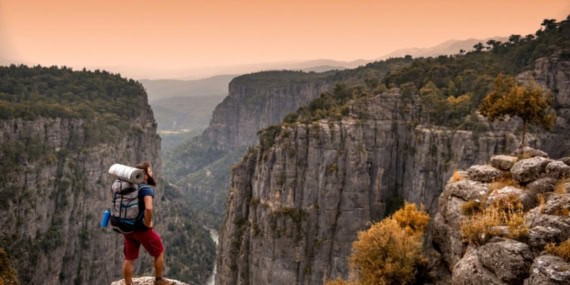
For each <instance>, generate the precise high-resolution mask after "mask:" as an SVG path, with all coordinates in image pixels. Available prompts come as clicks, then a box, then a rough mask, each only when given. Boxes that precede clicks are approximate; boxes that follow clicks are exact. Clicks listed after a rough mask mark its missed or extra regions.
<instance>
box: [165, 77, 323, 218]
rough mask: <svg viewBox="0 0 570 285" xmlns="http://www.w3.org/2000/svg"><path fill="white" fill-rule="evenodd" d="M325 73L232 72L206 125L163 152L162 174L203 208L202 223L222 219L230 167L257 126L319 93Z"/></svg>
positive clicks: (273, 120)
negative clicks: (166, 153)
mask: <svg viewBox="0 0 570 285" xmlns="http://www.w3.org/2000/svg"><path fill="white" fill-rule="evenodd" d="M326 77H327V75H326V74H316V73H313V74H308V73H304V72H293V71H282V72H262V73H258V74H252V75H246V76H241V77H237V78H235V79H234V80H232V81H231V82H230V84H229V95H228V96H227V97H226V98H225V99H224V101H223V102H222V103H220V104H218V106H217V107H216V109H215V110H214V113H213V115H212V120H211V121H210V124H209V127H208V128H207V129H206V131H204V133H203V134H202V135H201V136H199V137H197V138H194V139H192V140H190V141H189V142H188V143H186V144H185V145H183V146H181V147H179V148H178V149H176V150H174V151H173V152H172V153H171V155H170V156H167V158H166V161H165V169H166V174H167V175H168V177H169V179H171V180H172V181H173V182H174V183H176V184H177V185H178V186H180V187H182V188H183V189H186V190H187V193H189V198H190V199H189V203H190V205H191V207H192V208H194V209H198V210H199V211H200V212H201V213H202V217H203V219H202V221H204V223H206V224H207V225H209V226H210V227H214V228H217V227H218V226H219V224H220V223H221V220H222V216H223V211H224V203H225V200H226V196H227V192H226V191H225V190H223V189H227V188H228V185H229V181H230V171H229V169H230V167H231V165H232V164H233V163H235V162H237V161H239V159H240V158H241V156H242V155H243V152H244V151H245V149H246V148H247V147H248V146H251V145H254V144H255V143H256V141H257V135H256V134H257V131H258V130H259V129H262V128H264V127H267V126H269V125H272V124H277V123H279V122H280V121H281V120H282V119H283V117H285V115H287V114H288V113H289V112H292V111H295V110H296V109H297V108H299V107H301V106H303V105H305V104H307V103H308V102H310V101H311V100H312V99H314V98H316V97H318V96H319V95H320V94H321V93H322V92H323V91H324V90H326V89H327V88H328V87H329V86H330V84H331V83H329V82H327V80H325V79H326Z"/></svg>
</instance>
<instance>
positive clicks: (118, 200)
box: [110, 179, 144, 234]
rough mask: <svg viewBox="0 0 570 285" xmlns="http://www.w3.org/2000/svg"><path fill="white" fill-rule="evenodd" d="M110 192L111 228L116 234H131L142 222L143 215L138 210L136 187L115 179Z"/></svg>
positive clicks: (137, 191) (137, 188)
mask: <svg viewBox="0 0 570 285" xmlns="http://www.w3.org/2000/svg"><path fill="white" fill-rule="evenodd" d="M111 192H112V193H113V203H112V207H111V218H110V220H111V227H112V228H113V230H114V231H116V232H118V233H122V234H128V233H132V232H133V231H134V230H135V228H136V227H137V225H138V224H139V223H141V222H142V217H143V214H144V212H143V211H140V209H139V197H138V196H139V187H138V185H137V184H133V183H131V182H128V181H124V180H121V179H116V180H115V181H114V182H113V185H111Z"/></svg>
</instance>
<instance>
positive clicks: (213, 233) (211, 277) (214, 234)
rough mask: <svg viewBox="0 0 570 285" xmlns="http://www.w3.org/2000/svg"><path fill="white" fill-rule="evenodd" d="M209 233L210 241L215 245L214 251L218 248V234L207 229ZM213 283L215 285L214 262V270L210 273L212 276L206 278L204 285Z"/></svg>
mask: <svg viewBox="0 0 570 285" xmlns="http://www.w3.org/2000/svg"><path fill="white" fill-rule="evenodd" d="M208 230H209V231H210V237H211V238H212V240H213V241H214V243H215V244H216V250H217V247H218V239H219V238H220V236H219V235H218V232H217V231H216V230H214V229H208ZM214 283H216V263H215V261H214V270H213V271H212V276H210V278H208V282H206V285H214Z"/></svg>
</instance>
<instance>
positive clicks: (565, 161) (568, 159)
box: [559, 156, 570, 165]
mask: <svg viewBox="0 0 570 285" xmlns="http://www.w3.org/2000/svg"><path fill="white" fill-rule="evenodd" d="M559 160H560V161H562V162H564V163H565V164H566V165H570V156H567V157H563V158H561V159H559Z"/></svg>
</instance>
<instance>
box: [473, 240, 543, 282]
mask: <svg viewBox="0 0 570 285" xmlns="http://www.w3.org/2000/svg"><path fill="white" fill-rule="evenodd" d="M477 256H478V257H479V260H480V261H481V264H483V266H485V268H487V269H488V270H490V271H492V272H494V273H495V275H496V276H497V277H499V279H501V280H502V281H504V282H506V283H508V284H521V283H522V281H523V280H524V279H525V278H527V277H528V275H529V270H528V269H529V268H530V266H531V264H532V261H533V256H532V253H531V251H530V249H529V247H528V245H526V244H524V243H522V242H518V241H515V240H511V239H503V240H501V239H496V240H495V241H493V240H491V242H489V243H487V244H485V245H483V246H481V247H480V248H479V249H478V250H477Z"/></svg>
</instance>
